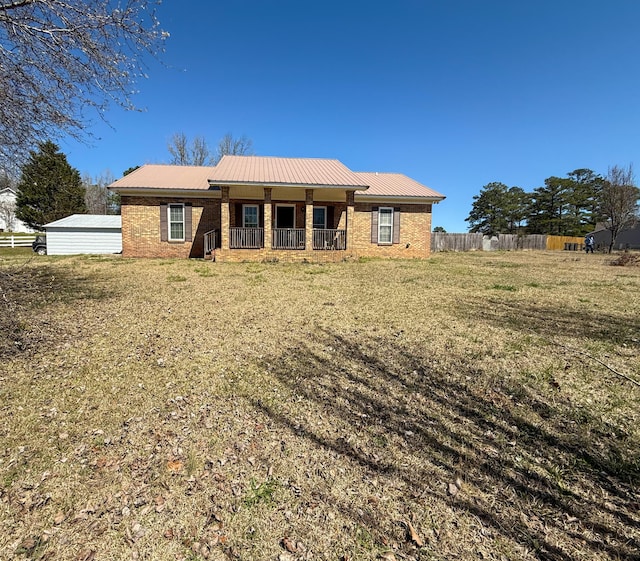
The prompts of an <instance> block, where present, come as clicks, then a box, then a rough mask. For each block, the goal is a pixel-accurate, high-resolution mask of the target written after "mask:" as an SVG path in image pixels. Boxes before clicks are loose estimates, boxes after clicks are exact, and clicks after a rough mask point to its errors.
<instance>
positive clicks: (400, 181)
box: [356, 172, 445, 200]
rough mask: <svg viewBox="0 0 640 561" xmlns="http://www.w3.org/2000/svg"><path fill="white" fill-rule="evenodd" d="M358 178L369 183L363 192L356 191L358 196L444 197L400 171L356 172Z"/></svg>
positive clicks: (439, 198)
mask: <svg viewBox="0 0 640 561" xmlns="http://www.w3.org/2000/svg"><path fill="white" fill-rule="evenodd" d="M356 175H357V176H358V177H360V179H361V180H362V181H363V182H365V183H366V184H367V185H369V189H367V191H365V192H364V193H357V195H358V197H369V196H374V197H376V196H378V197H428V198H431V199H438V200H441V199H444V198H445V197H444V195H442V194H440V193H438V192H437V191H434V190H433V189H430V188H429V187H426V186H424V185H422V183H418V182H417V181H415V180H413V179H411V178H410V177H407V176H406V175H403V174H401V173H373V172H356Z"/></svg>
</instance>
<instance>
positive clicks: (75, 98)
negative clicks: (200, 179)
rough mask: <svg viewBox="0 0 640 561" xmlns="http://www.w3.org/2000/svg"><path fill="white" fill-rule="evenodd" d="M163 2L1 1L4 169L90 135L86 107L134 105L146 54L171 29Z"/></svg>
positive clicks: (158, 48)
mask: <svg viewBox="0 0 640 561" xmlns="http://www.w3.org/2000/svg"><path fill="white" fill-rule="evenodd" d="M156 4H159V0H151V1H150V0H126V1H124V2H112V1H111V0H0V98H1V99H2V103H0V167H6V168H8V169H15V168H16V167H17V166H19V165H20V164H21V163H22V161H23V160H24V159H25V158H26V156H28V149H29V148H31V147H33V146H34V145H35V144H37V143H38V142H41V141H45V140H47V139H50V138H58V137H60V136H61V135H64V134H67V135H70V136H72V137H74V138H76V139H79V140H84V141H86V140H87V139H88V137H89V134H88V133H87V132H86V125H87V124H88V120H89V118H90V117H89V116H88V115H87V113H86V110H87V108H92V109H94V110H95V114H96V115H99V116H101V118H102V116H103V115H104V112H105V110H106V109H107V107H108V106H109V105H110V104H111V103H116V104H118V105H120V106H122V107H124V108H126V109H134V104H133V102H132V94H133V93H135V92H134V91H133V87H132V86H133V85H134V84H135V83H136V82H137V80H138V79H139V78H141V77H143V76H144V75H145V73H144V70H145V63H144V60H145V55H146V54H150V55H153V56H157V55H158V54H159V53H161V52H162V50H163V41H164V39H165V38H166V36H167V34H166V33H165V32H163V31H162V30H161V29H160V27H159V22H158V20H157V19H156V16H155V12H154V9H153V7H154V5H156Z"/></svg>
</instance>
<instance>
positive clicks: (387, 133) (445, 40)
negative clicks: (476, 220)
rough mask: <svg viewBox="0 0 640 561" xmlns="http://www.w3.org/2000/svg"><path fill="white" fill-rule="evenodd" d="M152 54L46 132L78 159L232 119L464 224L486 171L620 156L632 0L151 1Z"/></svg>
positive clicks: (632, 48) (490, 175)
mask: <svg viewBox="0 0 640 561" xmlns="http://www.w3.org/2000/svg"><path fill="white" fill-rule="evenodd" d="M158 16H159V19H160V21H161V24H162V27H163V29H165V30H166V31H168V32H169V33H170V34H171V37H170V38H169V39H168V41H167V44H166V53H165V54H164V56H163V58H162V61H163V64H159V63H158V62H155V61H151V62H150V63H149V69H148V73H149V78H148V79H146V80H144V81H141V82H140V83H139V84H138V89H139V90H140V93H139V94H138V95H137V96H136V97H135V102H136V103H137V105H138V106H139V107H142V108H144V112H127V111H124V110H121V109H119V108H116V107H114V108H113V109H112V110H111V111H110V112H109V113H108V114H107V115H106V119H107V121H108V122H109V124H110V126H107V125H105V124H104V123H101V122H100V120H99V119H96V120H94V122H93V125H92V127H91V131H92V132H93V134H94V135H95V139H94V140H93V142H92V143H91V145H89V146H87V145H81V144H77V143H75V142H73V141H71V140H63V141H62V142H60V147H61V149H62V150H63V152H65V153H66V154H67V156H68V159H69V162H70V163H71V164H72V165H73V166H74V167H76V168H77V169H79V170H80V171H81V173H88V174H91V175H94V176H95V175H98V174H100V173H102V172H104V171H105V170H110V171H111V172H112V173H113V174H114V176H115V177H120V176H121V174H122V171H124V170H125V169H127V168H128V167H130V166H134V165H141V164H145V163H164V162H167V161H168V159H169V153H168V150H167V144H168V142H169V140H170V138H171V136H172V135H173V134H174V133H176V132H184V133H185V134H186V135H187V136H188V137H189V138H192V137H194V136H197V135H199V136H204V137H205V138H206V139H207V141H208V143H209V145H210V146H211V148H214V147H215V145H216V144H217V142H218V140H219V139H220V138H221V137H222V136H223V135H224V134H225V133H227V132H231V133H232V134H233V135H234V136H240V135H242V134H246V135H247V136H248V137H249V138H251V139H252V140H253V143H254V151H255V153H256V154H258V155H264V156H284V157H318V158H337V159H339V160H341V161H342V162H343V163H344V164H345V165H347V166H348V167H349V168H351V169H353V170H355V171H388V172H400V173H404V174H406V175H408V176H410V177H412V178H413V179H415V180H417V181H419V182H421V183H423V184H425V185H428V186H429V187H432V188H434V189H436V190H437V191H439V192H441V193H443V194H444V195H446V197H447V199H446V200H445V201H444V202H442V203H440V204H439V205H437V206H436V207H434V215H433V225H434V226H443V227H444V228H445V229H446V230H447V231H449V232H463V231H466V230H467V223H466V222H465V220H464V219H465V218H466V217H467V216H468V214H469V211H470V210H471V205H472V202H473V200H472V197H473V195H477V194H478V193H479V192H480V190H481V188H482V187H483V186H484V185H486V184H487V183H489V182H491V181H501V182H503V183H506V184H507V185H508V186H514V185H517V186H520V187H522V188H524V189H526V190H532V189H534V188H535V187H538V186H540V185H542V184H543V182H544V179H545V178H546V177H549V176H551V175H557V176H564V175H565V174H566V173H568V172H570V171H572V170H574V169H577V168H582V167H586V168H590V169H592V170H594V171H596V172H598V173H601V174H606V172H607V168H608V166H611V165H614V164H618V165H628V164H629V163H634V162H637V160H638V157H637V154H638V148H639V145H638V131H639V130H640V111H639V110H638V104H639V99H640V97H639V96H640V83H639V82H640V71H639V68H640V67H639V64H640V33H639V31H638V23H639V22H640V2H637V1H636V0H615V1H612V2H604V1H602V0H555V1H548V0H535V1H533V0H532V1H530V0H517V1H516V0H484V1H479V0H437V1H435V0H434V1H432V0H394V1H393V2H391V1H389V0H386V1H379V0H362V1H361V0H341V1H335V0H322V1H315V0H269V1H267V0H227V1H225V2H220V1H218V0H192V1H190V2H176V1H173V0H165V3H164V4H163V5H162V6H161V7H160V9H159V12H158Z"/></svg>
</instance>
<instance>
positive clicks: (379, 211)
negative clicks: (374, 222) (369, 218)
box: [378, 206, 395, 245]
mask: <svg viewBox="0 0 640 561" xmlns="http://www.w3.org/2000/svg"><path fill="white" fill-rule="evenodd" d="M383 210H390V211H391V224H390V226H391V235H390V236H389V241H388V242H387V241H384V242H383V241H382V236H381V235H380V231H381V228H382V226H383V224H382V221H381V220H380V217H381V216H382V211H383ZM394 214H395V212H394V210H393V207H392V206H381V207H379V208H378V245H393V221H394V220H395V216H394ZM385 226H386V225H385Z"/></svg>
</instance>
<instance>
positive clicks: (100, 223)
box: [43, 214, 122, 229]
mask: <svg viewBox="0 0 640 561" xmlns="http://www.w3.org/2000/svg"><path fill="white" fill-rule="evenodd" d="M43 228H96V229H97V228H122V217H121V216H117V215H105V214H72V215H71V216H67V217H66V218H61V219H60V220H56V221H54V222H49V224H45V225H44V226H43Z"/></svg>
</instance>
